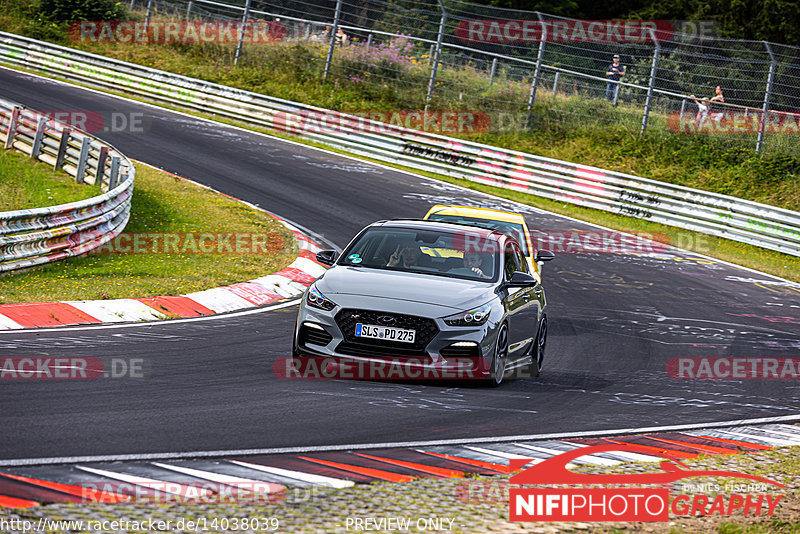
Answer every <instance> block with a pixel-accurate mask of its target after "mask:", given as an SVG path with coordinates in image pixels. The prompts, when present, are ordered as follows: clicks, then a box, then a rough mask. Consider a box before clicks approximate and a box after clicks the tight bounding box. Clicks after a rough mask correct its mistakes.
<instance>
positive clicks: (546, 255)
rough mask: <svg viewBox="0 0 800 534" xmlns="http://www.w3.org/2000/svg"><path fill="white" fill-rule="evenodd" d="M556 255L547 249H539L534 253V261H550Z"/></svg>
mask: <svg viewBox="0 0 800 534" xmlns="http://www.w3.org/2000/svg"><path fill="white" fill-rule="evenodd" d="M555 257H556V255H555V254H553V253H552V252H550V251H549V250H540V251H539V252H537V253H536V261H537V263H538V262H540V261H550V260H552V259H554V258H555Z"/></svg>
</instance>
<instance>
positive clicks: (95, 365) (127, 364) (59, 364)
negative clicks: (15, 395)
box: [0, 356, 148, 380]
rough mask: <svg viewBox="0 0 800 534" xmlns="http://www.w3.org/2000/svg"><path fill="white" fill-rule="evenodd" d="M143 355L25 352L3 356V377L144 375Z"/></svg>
mask: <svg viewBox="0 0 800 534" xmlns="http://www.w3.org/2000/svg"><path fill="white" fill-rule="evenodd" d="M147 373H148V366H147V365H146V362H145V360H144V358H90V357H44V356H23V357H7V358H0V380H96V379H99V378H145V376H146V375H147Z"/></svg>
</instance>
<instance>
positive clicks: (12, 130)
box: [6, 106, 20, 149]
mask: <svg viewBox="0 0 800 534" xmlns="http://www.w3.org/2000/svg"><path fill="white" fill-rule="evenodd" d="M19 112H20V107H19V106H14V109H12V110H11V117H10V118H9V123H8V130H6V148H7V149H8V148H11V145H12V144H13V143H14V136H15V135H16V134H17V123H18V122H19Z"/></svg>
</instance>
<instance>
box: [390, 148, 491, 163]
mask: <svg viewBox="0 0 800 534" xmlns="http://www.w3.org/2000/svg"><path fill="white" fill-rule="evenodd" d="M403 154H409V155H412V156H420V157H424V158H430V159H435V160H438V161H444V162H446V163H452V164H453V165H466V166H472V165H475V160H474V159H473V158H470V157H469V156H463V155H461V154H458V153H453V152H448V151H446V150H437V149H435V148H431V147H427V146H422V145H415V144H413V143H404V144H403Z"/></svg>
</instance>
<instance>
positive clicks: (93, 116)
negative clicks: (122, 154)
mask: <svg viewBox="0 0 800 534" xmlns="http://www.w3.org/2000/svg"><path fill="white" fill-rule="evenodd" d="M40 117H45V118H47V122H46V123H45V128H46V129H47V130H49V131H59V130H61V129H62V128H64V126H66V127H68V128H72V129H73V130H81V131H83V132H86V133H90V134H95V133H120V132H125V133H133V134H140V133H145V132H148V131H150V126H151V124H152V119H151V118H150V117H148V116H145V114H144V113H142V112H140V111H135V112H122V111H95V110H88V109H87V110H53V111H38V112H36V114H33V113H27V112H23V113H22V114H21V117H20V121H19V122H18V123H17V126H16V131H17V132H18V133H24V134H27V135H34V134H35V133H36V129H37V128H38V125H39V118H40Z"/></svg>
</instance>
